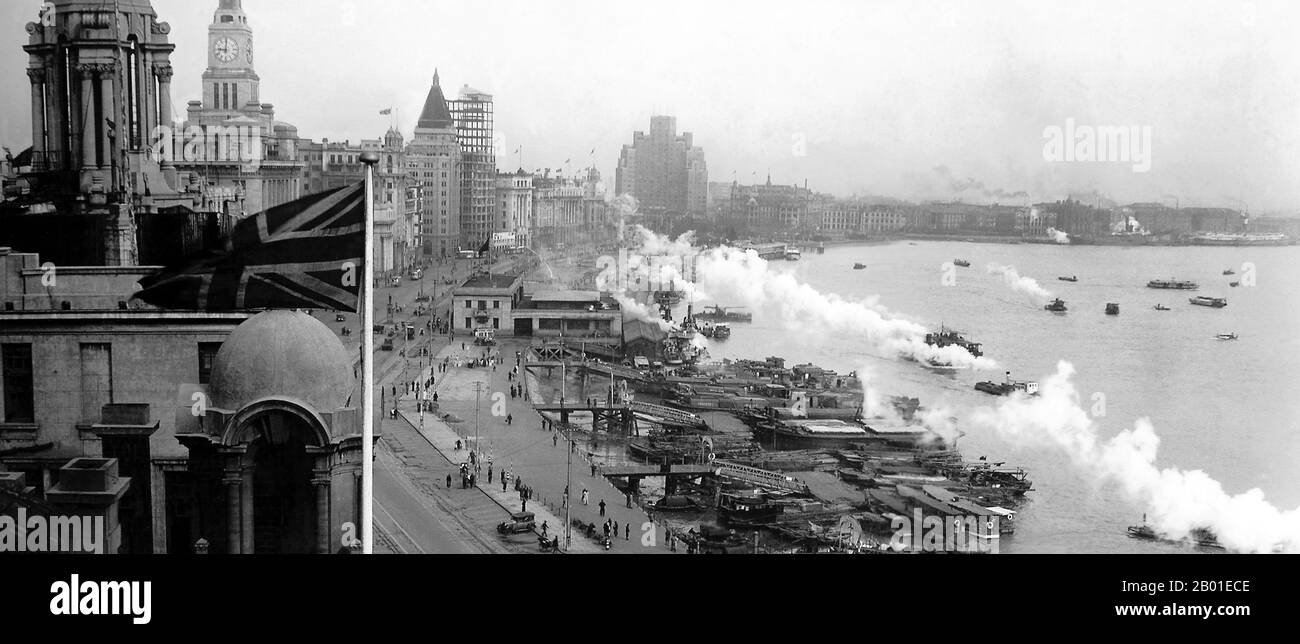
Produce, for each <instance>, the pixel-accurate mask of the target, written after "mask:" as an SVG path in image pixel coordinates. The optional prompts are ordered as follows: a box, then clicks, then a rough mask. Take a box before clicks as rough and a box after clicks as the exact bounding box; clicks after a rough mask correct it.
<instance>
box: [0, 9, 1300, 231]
mask: <svg viewBox="0 0 1300 644" xmlns="http://www.w3.org/2000/svg"><path fill="white" fill-rule="evenodd" d="M217 4H218V2H217V0H153V6H154V9H155V10H156V11H157V12H158V15H159V19H161V20H163V21H166V22H168V23H170V24H171V26H172V31H171V35H170V38H171V41H172V42H173V43H175V44H176V52H175V53H174V54H173V57H172V65H173V67H174V68H175V70H176V75H175V78H174V81H173V85H172V92H173V95H172V99H173V104H174V105H175V109H176V110H177V112H178V114H177V116H178V117H180V118H183V117H184V106H185V104H186V102H187V101H190V100H194V99H196V98H198V97H199V79H200V75H201V74H202V73H203V70H204V68H205V67H206V46H207V27H208V25H209V24H210V23H211V20H212V14H213V11H214V10H215V9H216V7H217ZM40 5H41V2H40V0H7V1H6V2H4V3H0V24H3V25H4V27H3V31H0V86H2V87H4V88H6V91H4V92H3V93H0V144H3V145H5V146H8V147H10V148H11V149H12V150H13V151H14V152H15V153H17V152H18V151H20V150H22V149H24V148H26V147H28V146H29V145H30V142H31V132H30V129H31V118H30V109H31V108H30V96H29V93H28V86H29V85H28V80H27V77H26V75H25V73H24V69H25V68H26V66H27V56H26V54H25V53H24V52H23V51H22V45H24V44H26V42H27V34H26V32H25V30H24V26H25V25H26V23H28V22H32V21H34V20H36V16H37V12H38V10H39V8H40ZM243 5H244V10H245V12H246V13H247V14H248V16H249V22H250V25H251V27H252V28H253V30H254V38H255V40H256V49H257V52H258V59H257V61H256V68H257V71H258V73H259V75H260V76H261V78H262V100H263V101H264V102H268V103H273V104H274V105H275V107H276V115H277V118H280V119H282V120H285V121H288V122H290V123H293V124H294V125H296V126H297V127H298V130H299V134H300V135H301V136H303V137H305V138H311V139H315V140H320V139H323V138H328V139H330V140H331V141H335V140H344V139H348V140H351V141H354V142H355V141H358V140H360V139H362V138H371V139H374V138H380V137H381V136H382V135H383V133H384V131H385V130H387V128H388V126H389V124H390V117H388V116H381V115H380V114H379V112H380V111H381V110H384V109H387V108H390V107H391V108H394V115H393V117H391V118H392V119H395V120H396V121H397V123H398V125H400V129H401V131H402V133H403V135H404V136H406V137H407V139H408V140H409V139H410V136H411V133H412V130H413V129H414V125H415V119H416V117H417V116H418V115H419V111H420V108H421V107H422V105H423V101H424V97H425V95H426V94H427V92H428V89H429V84H430V82H431V80H432V77H433V73H434V69H435V68H437V69H438V70H439V72H440V75H441V78H442V84H443V88H444V90H445V91H446V93H447V95H448V98H454V97H455V95H456V94H457V93H458V92H459V89H460V87H461V86H462V85H466V84H468V85H470V86H472V87H474V88H476V89H479V90H482V91H485V92H488V93H490V94H492V95H494V96H495V98H496V111H497V115H496V119H497V131H498V132H499V133H500V134H501V136H502V139H503V141H502V145H501V150H502V154H501V155H500V156H499V157H498V166H499V167H500V168H501V169H502V170H514V169H516V168H517V167H518V166H519V165H520V163H519V159H518V157H517V156H516V155H515V154H514V151H515V149H516V148H518V147H519V146H523V166H524V167H525V168H526V169H529V170H531V169H533V168H538V167H551V168H557V167H561V166H562V165H563V163H564V161H565V160H566V159H571V160H572V167H573V168H574V169H575V170H577V169H579V168H582V167H586V166H588V165H590V164H592V163H593V158H592V156H591V154H590V153H591V150H592V149H593V148H595V149H596V155H595V158H594V164H595V165H596V167H598V168H599V169H600V171H601V173H602V175H603V176H604V179H605V182H606V183H607V185H609V186H611V187H612V186H613V178H614V167H615V165H616V163H617V161H618V155H619V152H620V150H621V147H622V146H623V145H624V144H628V143H630V142H631V140H632V133H633V131H635V130H647V129H648V128H649V120H650V116H651V115H652V114H669V115H673V116H676V117H677V122H678V128H679V130H680V131H689V132H692V133H693V134H694V136H695V142H696V145H699V146H701V147H703V148H704V151H705V155H706V159H707V161H708V166H709V178H710V180H711V181H731V180H732V179H733V178H734V179H735V180H738V181H739V182H741V183H750V182H753V181H758V182H762V181H765V180H766V178H767V175H768V173H769V172H770V173H771V176H772V180H773V182H776V183H784V184H799V185H802V184H803V183H804V181H805V179H806V180H807V181H808V184H809V187H811V188H812V189H814V190H817V191H820V192H830V193H833V194H837V195H840V196H849V195H852V194H855V193H856V194H872V195H881V196H889V197H895V198H899V199H909V200H928V199H940V200H951V199H961V200H963V201H967V202H980V203H991V202H994V201H997V202H1000V203H1004V204H1005V203H1024V202H1025V201H1026V200H1029V201H1050V200H1055V199H1061V198H1065V197H1066V196H1067V195H1070V194H1074V195H1076V196H1080V195H1089V194H1100V195H1103V196H1104V197H1106V198H1108V199H1111V200H1114V201H1116V202H1119V203H1128V202H1135V201H1143V202H1146V201H1162V202H1165V203H1169V204H1170V205H1172V204H1173V203H1174V199H1175V197H1177V198H1178V201H1179V203H1180V204H1181V205H1184V206H1224V207H1233V208H1249V210H1251V211H1252V212H1255V213H1263V212H1271V211H1281V212H1286V213H1293V214H1294V213H1300V39H1297V38H1295V36H1294V27H1295V25H1297V24H1300V4H1298V3H1294V2H1287V1H1285V0H1279V1H1277V2H1238V1H1225V2H1180V3H1173V2H1169V3H1152V4H1150V5H1138V6H1132V5H1131V4H1129V3H1125V2H1101V3H1087V4H1083V3H1069V2H1055V1H1048V2H978V1H976V2H920V3H914V2H861V1H854V0H845V1H831V0H824V1H817V0H812V1H810V2H804V3H785V2H782V3H777V2H769V1H767V0H759V1H756V2H746V3H734V2H720V1H709V0H704V1H695V2H685V1H679V0H667V1H664V2H654V3H650V2H642V3H608V2H598V1H595V0H557V1H554V2H525V1H522V0H520V1H515V0H503V1H495V2H491V3H482V2H479V3H469V2H450V1H441V0H369V1H366V2H361V1H360V0H312V1H301V0H244V1H243ZM1067 122H1073V123H1077V124H1079V125H1086V126H1094V127H1112V126H1124V127H1129V126H1134V127H1149V128H1150V132H1151V146H1150V150H1149V152H1150V170H1149V171H1147V172H1135V171H1134V164H1132V163H1122V162H1078V161H1075V162H1049V161H1047V160H1045V159H1044V145H1045V143H1046V139H1045V138H1044V131H1045V130H1046V129H1047V128H1064V127H1065V126H1066V124H1067ZM1026 195H1027V197H1026Z"/></svg>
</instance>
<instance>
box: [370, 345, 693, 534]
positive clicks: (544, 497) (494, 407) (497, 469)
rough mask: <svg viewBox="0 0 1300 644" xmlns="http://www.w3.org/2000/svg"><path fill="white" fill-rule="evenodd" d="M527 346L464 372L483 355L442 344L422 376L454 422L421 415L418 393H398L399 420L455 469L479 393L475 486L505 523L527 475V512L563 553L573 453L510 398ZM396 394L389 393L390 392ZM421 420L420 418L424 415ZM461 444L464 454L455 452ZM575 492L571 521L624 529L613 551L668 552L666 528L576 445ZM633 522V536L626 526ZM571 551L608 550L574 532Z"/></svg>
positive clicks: (470, 433) (469, 439) (526, 406)
mask: <svg viewBox="0 0 1300 644" xmlns="http://www.w3.org/2000/svg"><path fill="white" fill-rule="evenodd" d="M525 348H526V345H524V344H522V343H515V342H510V341H507V342H503V343H502V344H501V345H499V346H497V347H493V348H492V349H491V350H492V352H493V353H494V354H495V353H496V352H499V353H500V355H501V358H502V360H503V362H504V364H499V365H498V366H497V367H496V369H495V370H494V369H492V368H490V367H477V368H472V367H469V366H467V365H468V362H469V360H472V359H473V358H477V357H482V356H483V353H484V351H485V349H484V348H483V347H475V346H473V345H472V344H470V343H468V342H466V343H465V344H463V345H462V343H461V342H459V341H454V342H452V343H450V344H447V345H444V346H442V347H441V348H440V349H439V350H438V351H437V352H436V353H435V354H434V355H433V356H431V359H426V361H427V362H428V366H424V365H421V366H420V370H421V371H422V374H423V376H422V377H423V378H424V379H427V378H428V377H429V376H430V375H432V376H433V377H434V379H435V385H434V388H433V391H436V392H437V393H438V405H437V407H438V412H439V414H446V415H448V420H449V421H450V422H444V421H443V420H441V419H440V418H439V415H438V414H434V413H424V414H421V413H420V412H419V411H418V408H417V404H416V398H415V395H414V394H412V395H405V394H404V390H403V389H402V388H400V387H399V390H398V393H399V396H400V401H399V403H398V415H399V416H400V417H401V418H403V419H405V421H406V422H407V423H409V424H410V426H411V427H414V428H416V430H417V431H418V432H419V433H420V435H422V436H423V437H424V438H425V439H426V440H428V442H429V444H430V445H432V446H433V447H434V448H435V449H436V450H437V451H438V452H439V453H440V454H441V455H442V457H443V458H445V459H446V460H447V462H448V463H450V464H452V465H453V466H456V465H458V464H460V463H463V462H468V461H469V451H468V448H469V447H470V446H471V445H472V444H473V443H474V440H475V395H476V386H477V387H478V397H479V403H478V404H479V412H478V423H477V427H478V431H477V437H478V438H477V440H478V445H479V448H480V450H481V453H482V454H483V462H482V467H481V471H480V473H479V475H478V487H479V489H480V491H481V492H482V493H484V494H486V495H487V496H488V497H489V498H491V499H492V500H493V501H494V502H496V503H497V504H499V505H500V506H501V507H502V508H503V511H502V515H503V519H502V520H505V517H506V516H508V513H509V512H518V511H520V509H521V506H522V500H521V499H520V496H519V493H518V492H516V491H515V489H514V483H513V479H514V478H520V477H522V480H523V483H524V485H528V486H531V487H532V488H533V493H534V497H533V499H531V500H530V501H529V502H528V507H527V511H529V512H533V513H535V514H536V520H537V525H538V528H539V530H540V527H541V525H542V522H543V521H545V522H546V523H547V526H548V528H549V530H548V532H547V534H548V536H554V535H556V534H558V535H560V545H561V548H562V549H563V547H564V543H565V539H564V533H563V527H564V507H563V493H564V486H565V481H566V476H565V468H566V462H567V459H568V457H569V455H568V454H567V453H566V452H567V449H569V448H568V447H566V443H565V439H564V437H563V436H562V435H560V436H557V435H555V434H554V433H552V432H551V431H548V430H545V429H543V428H542V422H541V418H540V417H539V416H538V415H537V413H536V412H534V411H533V409H532V404H531V403H530V402H529V401H528V400H527V399H525V398H513V399H512V398H511V397H510V394H509V392H510V386H511V385H512V384H516V383H515V382H514V381H512V380H511V379H510V376H509V374H510V372H511V369H513V368H514V366H515V352H516V351H522V350H524V349H525ZM444 359H446V360H448V367H447V371H446V372H440V371H439V370H438V367H437V365H439V364H441V363H442V361H443V360H444ZM458 361H459V362H460V364H461V366H459V367H457V366H456V364H457V362H458ZM390 393H391V390H390ZM422 416H423V417H422ZM457 441H460V442H461V445H462V449H460V450H457V449H456V442H457ZM489 464H490V465H491V468H492V474H493V477H492V481H491V483H489V482H488V466H489ZM503 471H508V472H510V473H511V475H512V480H511V482H510V483H509V484H507V486H506V489H505V490H504V491H503V490H502V487H501V483H500V475H501V473H502V472H503ZM570 475H571V486H572V487H571V489H572V491H573V494H572V499H573V503H574V505H573V507H572V508H571V510H570V514H571V518H573V519H578V520H581V521H583V522H584V523H594V524H596V526H597V530H598V532H601V533H602V534H603V531H602V530H601V527H602V526H603V525H604V522H605V521H606V520H607V519H613V520H615V521H617V522H618V524H619V533H618V538H617V539H611V547H610V552H616V553H623V554H651V553H667V552H669V548H668V544H667V541H666V536H665V534H664V531H663V528H662V527H652V526H651V525H650V519H649V517H648V516H647V514H646V513H645V512H644V511H643V510H641V509H640V508H639V507H637V506H636V505H635V504H632V507H631V508H629V507H627V506H628V500H627V497H626V496H625V495H624V494H623V493H622V492H620V491H619V490H617V489H615V488H614V486H613V485H612V484H611V483H610V482H609V481H608V480H606V479H605V478H604V477H603V476H601V475H600V474H599V473H597V474H596V475H594V476H593V475H592V468H591V464H590V463H589V462H588V461H587V459H586V451H585V450H583V449H582V445H581V444H579V445H578V446H577V448H576V449H575V450H574V454H573V455H572V466H571V472H570ZM452 486H453V487H454V488H459V487H460V478H459V475H456V476H453V481H452ZM584 489H585V490H587V491H588V493H589V503H588V505H583V504H582V501H581V497H582V491H583V490H584ZM602 500H603V501H605V503H606V506H605V516H601V515H600V507H599V504H600V502H601V501H602ZM629 523H630V524H631V526H630V528H631V529H630V530H629V529H628V528H627V526H628V524H629ZM568 551H569V552H571V553H595V552H605V550H604V548H603V547H602V546H600V545H599V544H598V543H597V540H592V539H589V538H587V537H586V536H585V534H582V533H580V532H579V531H578V530H577V529H575V530H574V532H573V535H572V541H571V545H570V548H569V550H568Z"/></svg>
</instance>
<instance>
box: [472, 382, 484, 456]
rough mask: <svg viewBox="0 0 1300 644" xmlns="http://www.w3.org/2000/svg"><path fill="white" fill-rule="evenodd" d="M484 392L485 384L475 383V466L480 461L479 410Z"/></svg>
mask: <svg viewBox="0 0 1300 644" xmlns="http://www.w3.org/2000/svg"><path fill="white" fill-rule="evenodd" d="M482 390H483V382H482V381H478V382H475V383H474V452H473V454H474V465H475V466H477V465H478V459H479V453H478V408H479V393H480V392H481V391H482Z"/></svg>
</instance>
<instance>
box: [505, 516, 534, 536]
mask: <svg viewBox="0 0 1300 644" xmlns="http://www.w3.org/2000/svg"><path fill="white" fill-rule="evenodd" d="M536 529H537V520H536V516H535V515H533V513H532V512H516V513H514V514H512V515H510V520H509V521H504V522H502V523H500V524H498V525H497V532H500V533H501V534H519V533H521V532H532V531H533V530H536Z"/></svg>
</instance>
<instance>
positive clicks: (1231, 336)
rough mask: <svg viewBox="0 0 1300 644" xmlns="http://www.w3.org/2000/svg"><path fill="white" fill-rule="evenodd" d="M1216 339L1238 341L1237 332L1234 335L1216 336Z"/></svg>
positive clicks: (1223, 334)
mask: <svg viewBox="0 0 1300 644" xmlns="http://www.w3.org/2000/svg"><path fill="white" fill-rule="evenodd" d="M1214 337H1216V338H1218V339H1220V340H1236V339H1237V334H1236V333H1235V332H1233V333H1220V334H1219V335H1216V336H1214Z"/></svg>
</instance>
